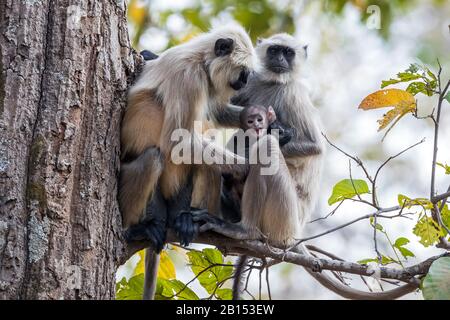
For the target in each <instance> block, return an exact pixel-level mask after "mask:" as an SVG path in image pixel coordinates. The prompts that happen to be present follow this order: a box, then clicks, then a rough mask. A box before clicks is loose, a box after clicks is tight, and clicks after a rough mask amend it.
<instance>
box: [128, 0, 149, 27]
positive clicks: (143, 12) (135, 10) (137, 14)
mask: <svg viewBox="0 0 450 320" xmlns="http://www.w3.org/2000/svg"><path fill="white" fill-rule="evenodd" d="M147 16H148V11H147V7H146V6H145V4H143V3H142V2H141V1H137V0H132V1H131V2H130V4H129V5H128V17H129V18H130V20H131V21H133V22H134V23H135V24H137V25H138V26H140V25H143V23H144V22H145V20H146V19H147Z"/></svg>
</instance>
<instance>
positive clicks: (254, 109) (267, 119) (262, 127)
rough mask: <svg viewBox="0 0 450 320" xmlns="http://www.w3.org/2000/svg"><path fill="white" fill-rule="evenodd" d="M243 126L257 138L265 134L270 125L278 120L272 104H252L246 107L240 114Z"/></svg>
mask: <svg viewBox="0 0 450 320" xmlns="http://www.w3.org/2000/svg"><path fill="white" fill-rule="evenodd" d="M240 120H241V128H242V129H244V130H246V132H248V133H249V134H251V135H254V136H256V137H257V138H259V137H261V136H263V135H264V134H265V133H266V130H267V129H268V128H269V125H270V124H271V123H273V122H274V121H275V120H276V115H275V111H274V110H273V108H272V106H270V107H268V108H265V107H263V106H251V107H248V108H245V109H244V110H243V111H242V112H241V116H240Z"/></svg>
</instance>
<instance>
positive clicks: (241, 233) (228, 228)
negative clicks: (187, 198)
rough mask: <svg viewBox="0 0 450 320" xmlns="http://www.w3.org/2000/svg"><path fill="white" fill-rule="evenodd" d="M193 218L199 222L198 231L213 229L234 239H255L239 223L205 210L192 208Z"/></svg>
mask: <svg viewBox="0 0 450 320" xmlns="http://www.w3.org/2000/svg"><path fill="white" fill-rule="evenodd" d="M192 214H193V220H194V221H195V222H198V223H200V224H201V226H200V228H199V231H200V232H206V231H214V232H217V233H219V234H221V235H223V236H225V237H228V238H232V239H236V240H255V239H253V238H252V237H251V236H249V235H250V233H249V232H248V231H247V230H246V229H245V228H244V227H243V226H242V225H241V224H240V223H231V222H227V221H224V220H222V219H219V218H217V217H215V216H213V215H210V214H209V213H208V211H207V210H203V209H193V210H192Z"/></svg>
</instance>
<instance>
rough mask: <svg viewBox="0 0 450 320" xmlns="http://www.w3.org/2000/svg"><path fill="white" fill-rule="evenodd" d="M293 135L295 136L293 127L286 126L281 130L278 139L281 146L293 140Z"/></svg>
mask: <svg viewBox="0 0 450 320" xmlns="http://www.w3.org/2000/svg"><path fill="white" fill-rule="evenodd" d="M293 136H294V134H293V130H292V129H291V128H286V129H283V130H280V136H279V140H278V142H279V144H280V147H282V146H284V145H285V144H287V143H289V141H291V139H292V137H293Z"/></svg>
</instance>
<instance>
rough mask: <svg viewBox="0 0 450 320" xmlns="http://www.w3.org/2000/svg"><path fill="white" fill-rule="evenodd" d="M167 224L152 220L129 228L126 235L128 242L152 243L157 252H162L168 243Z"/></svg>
mask: <svg viewBox="0 0 450 320" xmlns="http://www.w3.org/2000/svg"><path fill="white" fill-rule="evenodd" d="M166 235H167V230H166V224H165V222H164V221H161V220H158V219H152V220H150V221H146V222H145V223H143V222H141V223H139V224H136V225H133V226H131V227H129V228H128V229H127V230H126V231H125V234H124V237H125V240H126V241H127V242H133V241H150V242H151V243H152V244H153V248H154V249H155V251H156V252H158V253H159V252H161V250H162V249H163V248H164V243H165V242H166Z"/></svg>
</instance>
